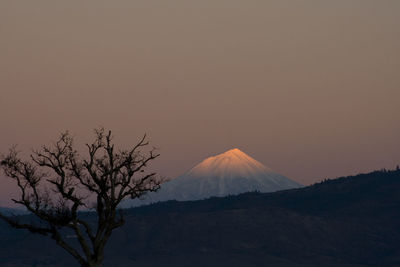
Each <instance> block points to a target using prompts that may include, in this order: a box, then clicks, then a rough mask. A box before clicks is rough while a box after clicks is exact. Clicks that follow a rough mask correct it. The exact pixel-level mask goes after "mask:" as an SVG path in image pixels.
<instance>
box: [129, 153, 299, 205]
mask: <svg viewBox="0 0 400 267" xmlns="http://www.w3.org/2000/svg"><path fill="white" fill-rule="evenodd" d="M297 187H301V185H300V184H299V183H297V182H295V181H292V180H290V179H289V178H287V177H285V176H283V175H281V174H278V173H276V172H274V171H272V170H271V169H270V168H268V167H266V166H264V165H263V164H262V163H260V162H258V161H257V160H255V159H253V158H252V157H250V156H248V155H247V154H245V153H244V152H242V151H240V150H239V149H237V148H235V149H231V150H229V151H226V152H225V153H222V154H219V155H216V156H213V157H209V158H207V159H205V160H203V161H202V162H201V163H200V164H198V165H196V166H195V167H194V168H192V169H191V170H189V171H188V172H187V173H185V174H183V175H181V176H179V177H177V178H175V179H172V180H171V181H169V182H166V183H164V184H162V186H161V189H160V190H159V191H158V192H156V193H151V194H149V195H147V196H146V197H145V199H144V200H142V201H135V204H134V205H137V204H139V205H140V203H142V204H147V203H151V202H157V201H166V200H181V201H186V200H199V199H205V198H209V197H213V196H227V195H236V194H240V193H244V192H250V191H260V192H274V191H278V190H284V189H291V188H297ZM138 202H140V203H138Z"/></svg>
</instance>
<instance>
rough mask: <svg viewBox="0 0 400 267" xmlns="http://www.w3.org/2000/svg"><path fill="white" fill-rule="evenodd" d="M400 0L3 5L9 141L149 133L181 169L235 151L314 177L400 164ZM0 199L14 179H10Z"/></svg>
mask: <svg viewBox="0 0 400 267" xmlns="http://www.w3.org/2000/svg"><path fill="white" fill-rule="evenodd" d="M399 13H400V1H398V0H392V1H390V0H382V1H375V0H336V1H324V0H319V1H316V0H315V1H313V0H302V1H288V0H276V1H253V0H250V1H237V0H226V1H221V0H203V1H190V0H185V1H178V0H169V1H161V0H159V1H153V0H143V1H136V0H135V1H128V0H126V1H125V0H115V1H101V0H96V1H94V0H87V1H50V0H48V1H43V0H37V1H29V0H20V1H15V0H2V1H1V2H0V59H1V60H0V125H1V128H0V129H1V131H0V136H1V138H0V153H5V152H7V149H8V148H9V147H10V146H11V145H13V144H18V148H19V149H20V150H23V151H29V150H30V149H31V148H38V147H40V145H43V144H49V143H50V142H51V141H54V140H55V139H56V138H57V136H58V134H59V133H60V132H62V131H64V130H69V131H70V132H71V133H72V134H73V135H74V136H75V139H76V140H77V144H84V143H85V142H88V141H90V140H91V137H92V136H93V135H92V133H93V129H94V128H97V127H99V126H103V127H105V128H107V129H111V130H112V131H113V133H114V136H115V141H116V142H117V143H118V144H119V145H120V146H121V147H128V146H129V145H133V144H135V143H136V142H137V141H138V139H139V138H140V137H141V136H142V135H143V134H144V133H147V134H148V136H149V139H150V141H151V144H152V145H154V146H156V147H157V148H158V149H159V152H160V154H161V157H160V158H159V159H157V160H156V161H155V162H154V164H153V167H154V168H155V169H156V170H157V171H158V172H159V173H160V174H161V175H163V176H166V177H176V176H178V175H180V174H182V173H183V172H185V171H187V170H188V169H190V168H191V167H193V166H194V165H195V164H197V163H199V162H200V161H201V160H203V159H204V158H206V157H209V156H211V155H215V154H218V153H222V152H224V151H226V150H228V149H231V148H239V149H241V150H242V151H244V152H245V153H247V154H249V155H250V156H252V157H254V158H255V159H257V160H258V161H260V162H262V163H263V164H265V165H267V166H268V167H270V168H271V169H273V170H275V171H277V172H279V173H282V174H284V175H286V176H288V177H290V178H291V179H293V180H296V181H298V182H300V183H302V184H305V185H308V184H312V183H315V182H317V181H320V180H322V179H324V178H334V177H338V176H343V175H351V174H356V173H359V172H368V171H371V170H375V169H381V168H394V167H395V166H396V165H397V164H400V138H399V136H400V104H399V103H400V102H399V99H400V52H399V51H400V27H399V25H400V16H399ZM0 185H1V187H0V205H2V204H4V203H6V201H7V200H6V199H8V198H9V196H10V194H12V192H13V189H12V188H14V187H12V185H11V184H10V182H9V181H7V180H5V179H1V180H0Z"/></svg>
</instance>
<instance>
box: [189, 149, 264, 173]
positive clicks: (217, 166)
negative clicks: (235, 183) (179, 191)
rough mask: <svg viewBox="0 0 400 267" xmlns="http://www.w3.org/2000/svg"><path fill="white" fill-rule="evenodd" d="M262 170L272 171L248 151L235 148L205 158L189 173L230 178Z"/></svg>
mask: <svg viewBox="0 0 400 267" xmlns="http://www.w3.org/2000/svg"><path fill="white" fill-rule="evenodd" d="M262 172H272V171H271V169H269V168H268V167H266V166H264V165H263V164H261V163H260V162H258V161H257V160H255V159H253V158H251V157H250V156H248V155H247V154H246V153H244V152H242V151H241V150H239V149H237V148H234V149H231V150H228V151H226V152H225V153H222V154H219V155H216V156H213V157H209V158H207V159H205V160H203V161H202V162H201V163H200V164H198V165H197V166H195V167H194V168H192V169H191V170H190V171H189V172H188V175H191V176H214V177H218V178H229V177H235V176H238V177H239V176H240V177H248V176H253V175H254V174H259V173H262Z"/></svg>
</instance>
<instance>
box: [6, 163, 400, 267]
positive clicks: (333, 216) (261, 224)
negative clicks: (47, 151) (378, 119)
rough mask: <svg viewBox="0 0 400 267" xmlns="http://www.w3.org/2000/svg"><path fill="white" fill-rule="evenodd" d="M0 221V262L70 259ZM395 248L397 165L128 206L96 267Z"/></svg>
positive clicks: (330, 255) (362, 261) (340, 260)
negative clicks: (286, 185) (280, 187)
mask: <svg viewBox="0 0 400 267" xmlns="http://www.w3.org/2000/svg"><path fill="white" fill-rule="evenodd" d="M1 225H2V227H1V230H0V240H1V244H0V245H1V249H0V265H1V266H24V264H25V266H32V265H33V263H34V264H36V266H70V265H71V263H72V261H71V259H70V257H69V256H68V255H67V254H65V253H64V252H62V251H61V250H60V249H58V248H57V247H55V246H54V245H53V242H52V241H51V240H47V239H45V238H42V237H37V236H33V235H31V234H28V233H24V232H21V231H17V230H10V229H9V228H8V227H7V226H5V225H4V224H1ZM37 242H41V243H40V244H41V246H40V247H38V246H37ZM399 244H400V171H399V170H397V171H377V172H373V173H369V174H362V175H358V176H352V177H345V178H339V179H334V180H327V181H325V182H322V183H319V184H315V185H313V186H309V187H305V188H300V189H292V190H286V191H280V192H275V193H246V194H242V195H239V196H232V197H224V198H211V199H208V200H203V201H191V202H177V201H170V202H165V203H159V204H154V205H150V206H146V207H141V208H135V209H130V210H127V224H126V225H125V226H124V227H123V228H122V229H120V230H118V231H116V232H115V235H114V236H113V237H112V240H111V242H110V244H109V246H108V248H107V249H108V250H107V255H106V259H105V266H160V265H165V266H271V265H272V266H322V265H323V266H399V265H400V246H399ZM13 264H16V265H13Z"/></svg>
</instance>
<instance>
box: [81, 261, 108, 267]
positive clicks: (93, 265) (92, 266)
mask: <svg viewBox="0 0 400 267" xmlns="http://www.w3.org/2000/svg"><path fill="white" fill-rule="evenodd" d="M81 266H82V267H102V266H103V262H102V261H89V262H87V263H85V264H82V265H81Z"/></svg>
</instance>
